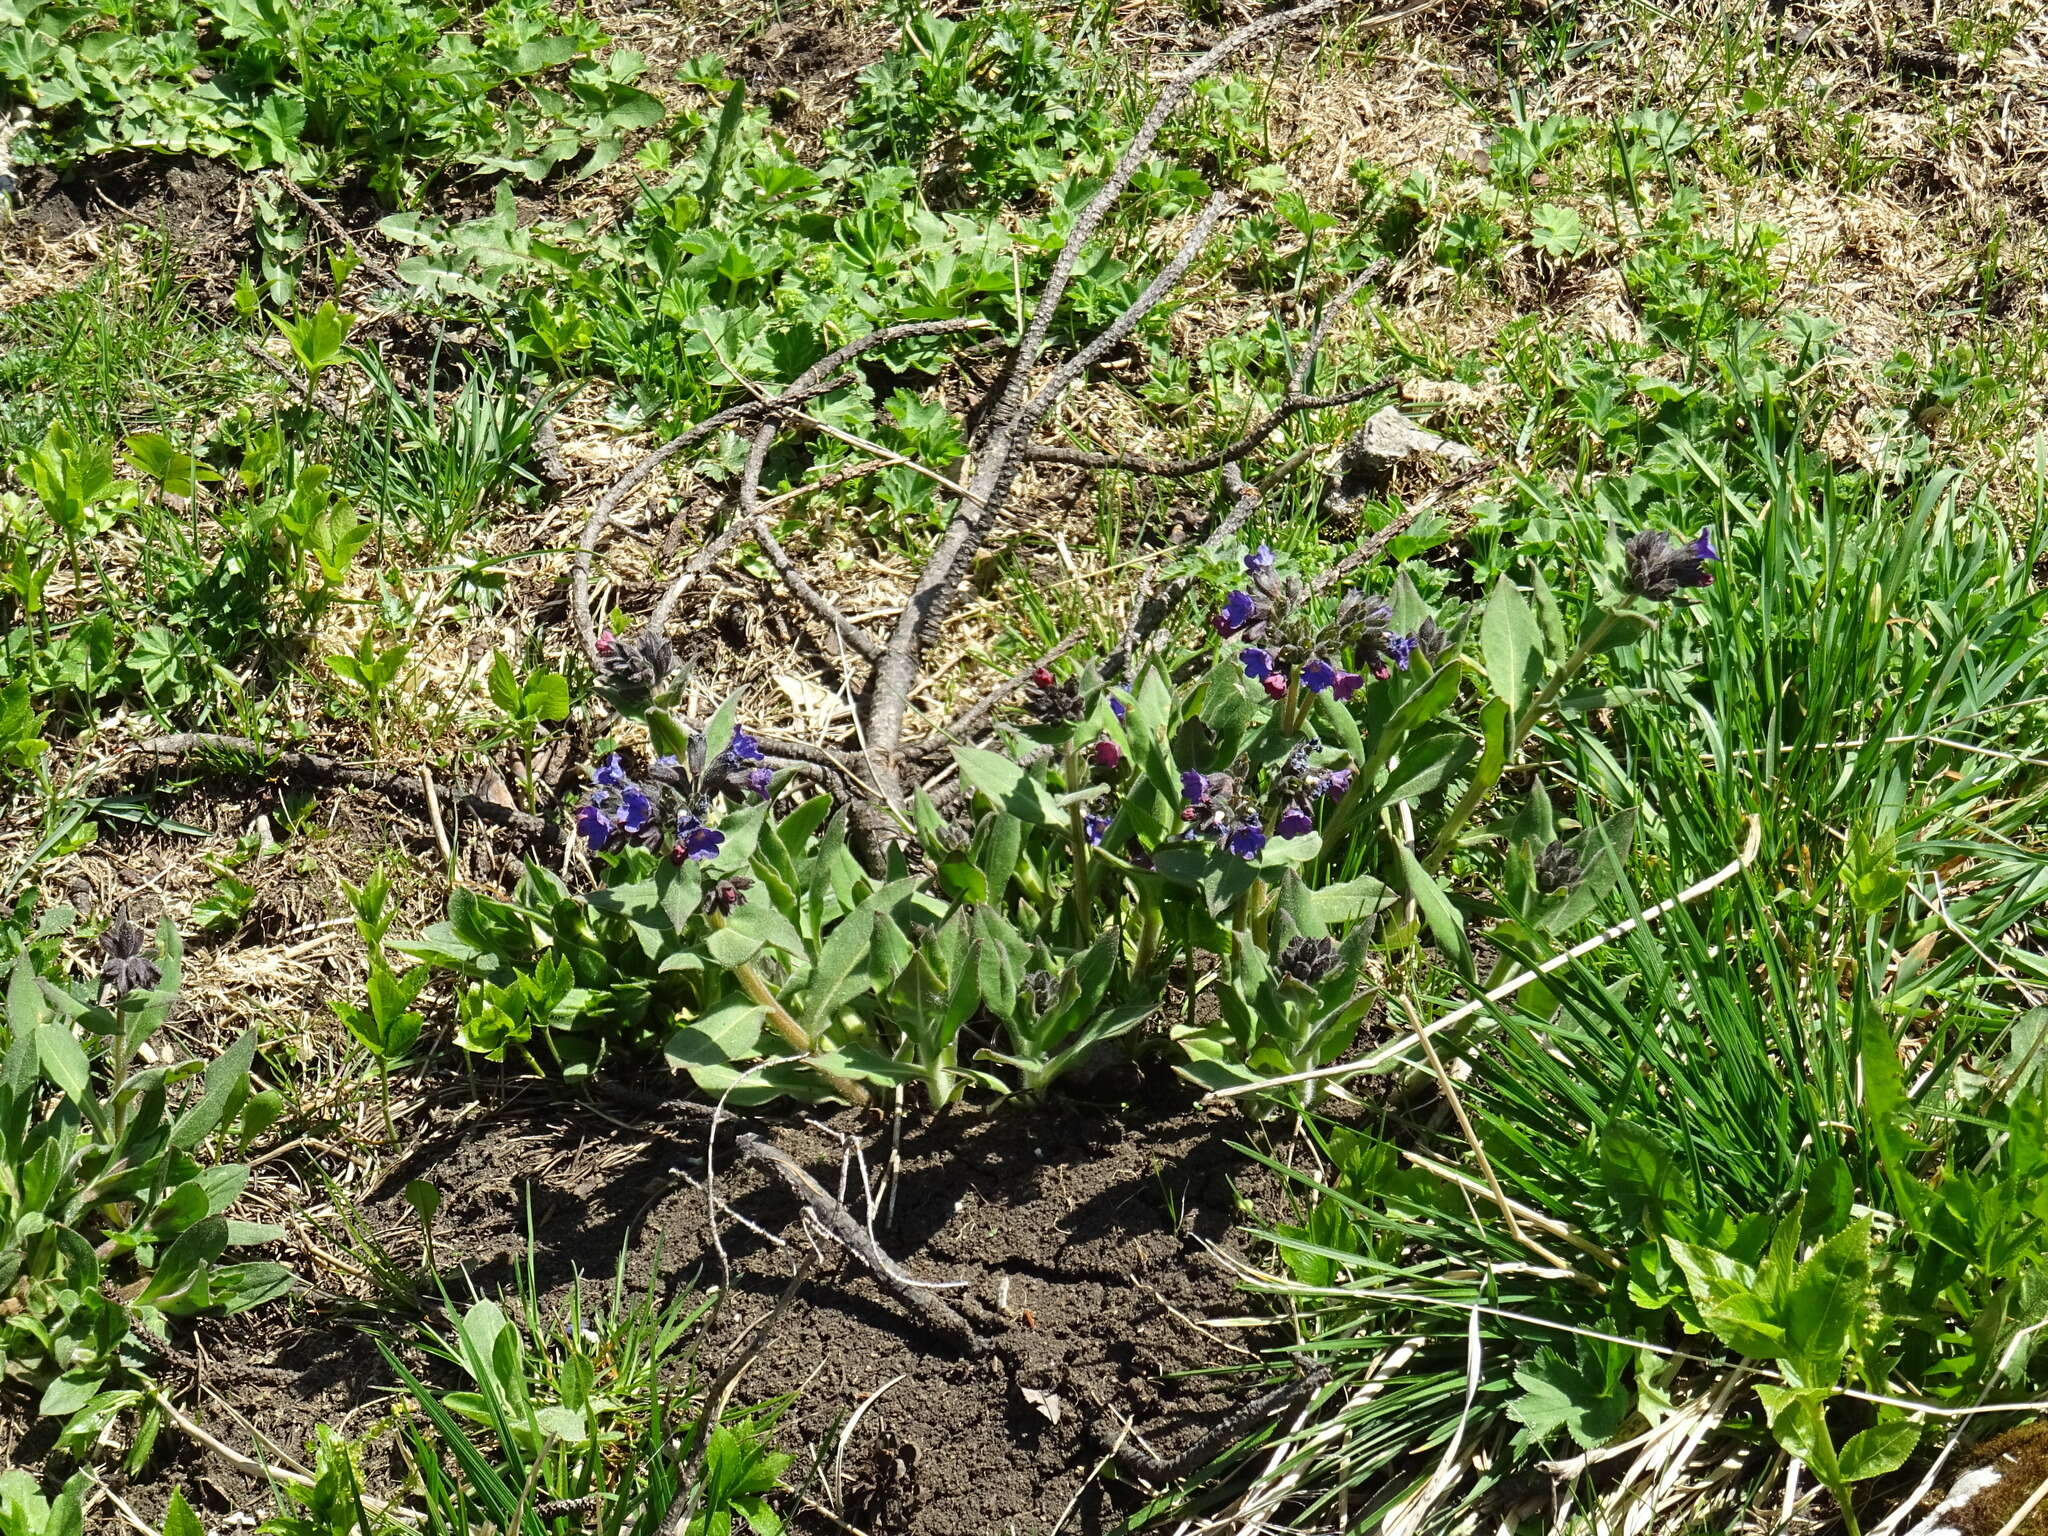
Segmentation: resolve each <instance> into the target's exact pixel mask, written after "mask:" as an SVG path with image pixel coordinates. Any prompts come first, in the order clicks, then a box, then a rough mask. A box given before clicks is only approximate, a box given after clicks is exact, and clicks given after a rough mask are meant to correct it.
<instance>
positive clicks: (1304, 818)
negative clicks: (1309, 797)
mask: <svg viewBox="0 0 2048 1536" xmlns="http://www.w3.org/2000/svg"><path fill="white" fill-rule="evenodd" d="M1315 829H1316V821H1315V818H1314V817H1313V816H1311V815H1309V813H1308V812H1307V811H1305V810H1303V809H1302V808H1301V807H1300V806H1299V805H1297V804H1291V803H1290V804H1289V805H1288V807H1287V809H1286V810H1284V811H1282V812H1281V813H1280V819H1279V820H1278V821H1276V822H1275V823H1274V824H1273V832H1274V835H1275V836H1278V837H1306V836H1307V835H1308V834H1309V833H1311V832H1313V831H1315Z"/></svg>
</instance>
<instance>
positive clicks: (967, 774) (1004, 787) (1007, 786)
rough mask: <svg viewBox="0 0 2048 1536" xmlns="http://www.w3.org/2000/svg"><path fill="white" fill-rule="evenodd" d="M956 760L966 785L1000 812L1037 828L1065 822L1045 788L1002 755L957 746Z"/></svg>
mask: <svg viewBox="0 0 2048 1536" xmlns="http://www.w3.org/2000/svg"><path fill="white" fill-rule="evenodd" d="M953 759H954V761H955V762H957V763H958V764H959V765H960V777H961V779H962V780H963V781H964V782H965V783H966V784H967V786H968V787H969V788H971V789H975V790H978V791H980V792H981V793H982V794H983V795H985V796H987V797H988V800H989V803H990V804H992V805H994V806H995V807H996V808H997V809H998V810H1002V811H1008V812H1009V813H1010V814H1011V815H1012V816H1015V817H1016V818H1017V819H1018V820H1020V821H1028V822H1030V823H1032V824H1033V825H1034V826H1041V827H1049V826H1060V825H1063V824H1064V823H1065V821H1066V817H1065V816H1064V815H1063V814H1061V811H1060V808H1059V806H1058V805H1057V804H1056V803H1055V802H1054V800H1053V798H1052V796H1051V795H1050V794H1049V793H1047V791H1046V788H1045V786H1044V785H1043V784H1041V783H1039V782H1038V781H1037V780H1036V779H1034V778H1032V777H1031V775H1030V774H1029V773H1028V772H1026V771H1025V770H1024V769H1023V768H1021V767H1019V766H1018V765H1017V764H1016V763H1013V762H1012V761H1010V759H1009V758H1007V757H1004V756H1003V755H1002V754H1001V753H1000V752H990V751H988V750H987V749H986V748H984V747H955V748H954V749H953Z"/></svg>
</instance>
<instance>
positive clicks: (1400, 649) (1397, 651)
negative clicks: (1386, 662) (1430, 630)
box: [1387, 635, 1422, 672]
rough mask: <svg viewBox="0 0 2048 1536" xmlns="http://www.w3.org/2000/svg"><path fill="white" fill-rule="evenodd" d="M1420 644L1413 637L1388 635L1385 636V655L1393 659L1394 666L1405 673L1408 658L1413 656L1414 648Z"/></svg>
mask: <svg viewBox="0 0 2048 1536" xmlns="http://www.w3.org/2000/svg"><path fill="white" fill-rule="evenodd" d="M1421 643H1422V642H1421V641H1419V640H1417V639H1416V638H1415V637H1414V636H1413V635H1389V636H1387V654H1388V655H1389V656H1391V657H1393V659H1394V665H1395V666H1397V667H1399V668H1400V669H1401V670H1402V671H1403V672H1406V671H1407V670H1408V658H1409V657H1411V656H1413V655H1414V654H1415V651H1416V648H1417V647H1418V646H1419V645H1421Z"/></svg>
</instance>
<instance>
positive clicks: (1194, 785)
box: [1180, 768, 1209, 805]
mask: <svg viewBox="0 0 2048 1536" xmlns="http://www.w3.org/2000/svg"><path fill="white" fill-rule="evenodd" d="M1180 792H1181V794H1182V795H1183V796H1185V797H1186V799H1187V802H1188V804H1189V805H1207V804H1208V803H1209V780H1208V779H1207V778H1206V777H1205V776H1204V775H1202V774H1199V773H1197V772H1195V770H1194V769H1192V768H1189V769H1187V770H1186V771H1184V772H1183V773H1182V774H1181V776H1180Z"/></svg>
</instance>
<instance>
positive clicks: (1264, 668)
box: [1237, 645, 1273, 678]
mask: <svg viewBox="0 0 2048 1536" xmlns="http://www.w3.org/2000/svg"><path fill="white" fill-rule="evenodd" d="M1237 659H1238V660H1239V661H1241V662H1243V663H1244V675H1245V676H1246V677H1259V678H1263V677H1270V676H1272V675H1273V653H1272V652H1271V651H1268V650H1262V649H1261V648H1260V647H1258V646H1256V645H1248V646H1246V647H1245V648H1244V649H1243V650H1241V651H1239V652H1238V653H1237Z"/></svg>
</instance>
